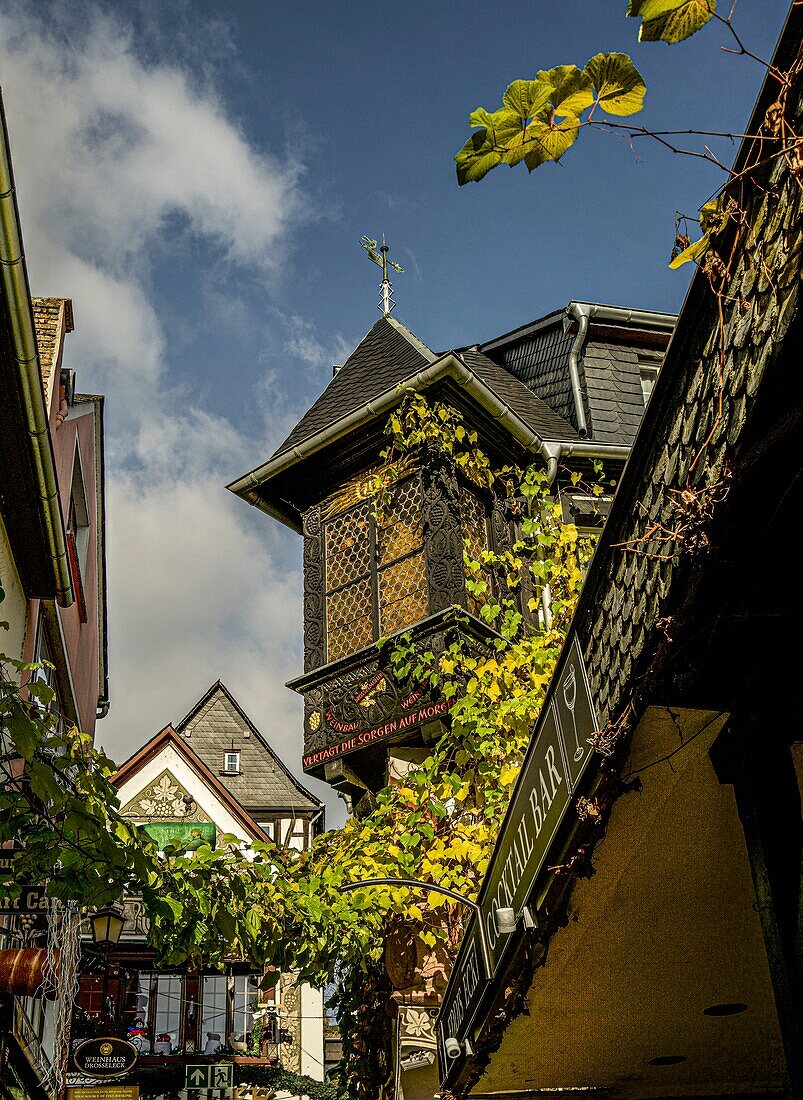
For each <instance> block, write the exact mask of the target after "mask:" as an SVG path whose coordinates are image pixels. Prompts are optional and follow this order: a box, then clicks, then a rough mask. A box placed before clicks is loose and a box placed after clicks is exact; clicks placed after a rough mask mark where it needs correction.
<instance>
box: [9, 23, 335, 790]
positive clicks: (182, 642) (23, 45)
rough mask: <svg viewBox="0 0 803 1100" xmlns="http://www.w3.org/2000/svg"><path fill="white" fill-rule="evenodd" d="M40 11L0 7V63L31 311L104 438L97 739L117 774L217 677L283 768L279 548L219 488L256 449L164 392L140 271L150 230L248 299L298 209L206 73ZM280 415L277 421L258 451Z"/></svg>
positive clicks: (292, 626) (118, 33) (288, 728)
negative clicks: (102, 664) (98, 415)
mask: <svg viewBox="0 0 803 1100" xmlns="http://www.w3.org/2000/svg"><path fill="white" fill-rule="evenodd" d="M70 9H71V10H72V6H70ZM57 10H58V9H56V8H50V7H46V8H45V9H44V13H42V9H41V8H40V7H39V6H35V5H33V4H11V5H6V6H5V7H4V8H3V11H2V12H0V66H2V74H3V91H4V97H5V105H6V111H7V115H8V121H9V129H10V133H11V142H12V152H13V155H14V166H15V171H16V177H17V185H18V192H19V202H20V209H21V217H22V225H23V232H24V236H25V243H26V248H27V255H28V265H29V272H30V275H31V281H32V284H33V288H34V292H35V293H40V294H55V295H65V296H70V297H72V298H73V300H74V308H75V317H76V331H75V332H74V333H73V334H71V336H70V337H69V338H68V342H67V347H66V352H65V354H66V356H68V359H69V365H71V366H75V367H76V368H77V372H78V383H79V388H83V389H91V390H93V391H95V392H102V393H106V395H107V398H108V409H109V413H110V416H109V419H110V420H111V421H112V422H113V423H114V425H115V433H114V435H113V436H111V435H110V436H109V437H108V438H107V457H108V461H109V484H108V498H109V499H108V504H109V523H108V540H109V541H108V556H109V628H110V673H111V695H112V709H111V712H110V714H109V717H108V718H107V719H105V720H104V721H103V722H102V723H101V724H100V726H99V727H98V739H99V740H100V741H101V742H102V743H104V745H105V746H106V747H107V748H108V750H109V751H110V753H111V754H112V755H113V756H116V757H117V758H118V759H120V758H124V757H125V756H127V755H128V754H129V753H130V752H131V751H133V750H134V749H135V748H136V747H137V746H138V745H140V744H141V743H142V742H144V741H145V740H146V739H147V738H148V737H150V736H152V734H153V733H154V732H156V731H157V730H158V729H159V728H161V727H162V726H163V725H165V724H166V723H167V722H169V721H175V720H178V719H179V718H180V717H182V715H183V714H184V713H185V712H186V711H187V710H188V709H189V707H190V706H191V705H192V703H193V702H194V701H195V700H196V699H197V698H198V697H199V696H200V695H201V694H202V693H203V691H205V690H206V688H207V687H208V686H209V685H210V684H211V683H212V682H213V681H214V680H215V679H217V678H218V677H219V678H220V679H222V680H223V681H224V682H225V683H227V685H228V686H229V687H230V689H231V690H232V691H233V692H234V694H235V696H236V697H238V698H239V699H240V701H241V702H242V704H243V706H244V707H245V708H246V710H247V711H248V712H249V713H250V714H251V716H252V718H253V719H254V721H255V722H256V723H257V725H258V726H259V727H260V728H261V729H262V730H263V732H264V733H265V734H266V735H267V736H268V738H269V739H270V740H271V741H272V743H273V744H274V745H275V747H276V748H277V750H278V751H279V752H280V753H281V754H282V755H284V756H285V758H286V759H287V760H288V763H291V764H292V765H293V766H294V767H295V768H296V769H298V762H299V757H300V720H299V717H300V712H299V707H298V704H297V700H296V699H295V698H294V697H293V696H292V694H291V693H290V692H288V691H287V690H286V689H285V688H284V686H283V685H284V680H285V679H286V678H287V677H288V676H290V675H292V674H293V673H296V672H298V671H299V645H300V638H299V634H300V620H301V605H300V591H299V590H300V578H299V575H298V570H297V562H298V557H299V555H298V547H297V546H293V547H292V548H291V547H290V544H289V539H290V536H289V535H283V534H282V533H281V532H279V531H278V530H277V529H276V525H274V524H271V523H270V521H268V520H267V518H266V517H262V516H259V515H258V514H257V513H256V512H252V511H251V510H250V509H249V508H248V507H247V506H246V505H245V504H243V503H242V502H241V501H238V500H236V499H235V498H234V497H232V496H231V495H230V494H228V493H227V492H226V490H225V489H224V487H223V486H224V484H225V482H226V480H228V479H229V478H230V477H231V476H233V475H234V474H237V473H240V472H244V471H245V470H246V469H248V468H250V467H251V466H253V465H256V464H257V463H258V462H259V461H261V460H262V459H263V458H264V457H265V453H266V449H267V447H266V441H265V439H260V440H249V439H247V438H245V437H244V436H243V435H242V434H241V433H240V432H239V431H238V430H237V429H236V428H235V427H233V426H232V425H231V424H230V423H229V422H227V421H226V420H224V419H223V418H222V417H220V416H218V415H216V414H215V413H214V411H211V410H205V409H203V408H199V407H197V403H196V402H195V401H194V400H193V398H192V395H189V394H188V393H187V392H186V388H185V387H179V386H176V385H175V383H174V381H173V380H172V379H171V378H170V375H169V372H168V370H167V363H168V360H169V352H170V346H169V337H168V334H166V332H165V331H164V329H163V327H162V325H161V324H160V320H159V315H158V303H157V301H156V300H155V295H154V291H153V288H152V285H151V281H150V274H151V265H150V259H151V256H152V255H153V253H154V252H159V251H160V250H164V248H165V247H166V239H167V234H166V232H165V229H166V226H167V225H168V224H169V226H170V234H171V239H174V238H175V234H176V233H177V232H178V233H179V235H183V236H184V238H185V239H186V240H188V241H192V242H199V241H200V242H202V243H203V246H204V247H205V249H206V250H207V253H208V255H209V256H210V258H211V263H212V264H213V265H217V267H218V269H219V271H220V272H221V274H223V275H225V274H226V272H228V271H231V270H233V269H234V268H238V269H239V270H240V271H243V270H245V271H249V272H250V273H251V276H252V277H253V278H254V279H256V280H258V281H259V282H260V284H261V285H263V286H267V287H269V286H270V283H271V280H272V279H274V278H275V277H276V273H277V269H278V267H279V266H280V263H281V260H282V257H283V256H284V255H285V254H286V250H287V248H288V247H289V244H290V238H291V231H292V228H293V226H294V225H295V224H296V223H297V222H298V220H299V219H300V217H301V211H302V210H303V209H304V203H303V202H302V199H303V195H302V191H301V176H302V172H301V168H300V166H299V164H297V163H295V162H294V161H293V160H289V159H282V158H281V157H280V156H278V155H277V154H276V153H275V152H270V151H267V150H261V149H258V148H256V147H255V146H254V145H253V144H251V143H249V141H248V139H247V137H246V135H245V134H244V133H243V132H242V129H241V127H240V126H239V125H238V123H237V121H236V120H235V119H234V118H232V117H231V116H230V114H229V113H227V110H226V107H225V105H224V104H223V103H222V102H221V100H220V98H219V97H218V95H217V93H216V91H215V89H214V87H213V86H212V84H211V83H210V82H209V80H208V77H207V74H206V73H205V72H203V71H202V72H201V78H200V83H199V82H198V77H197V75H195V76H194V75H193V74H192V73H191V72H190V66H189V64H188V63H187V62H184V63H182V61H181V60H177V59H176V57H175V54H174V55H173V56H171V57H170V58H167V57H166V56H161V57H155V58H154V57H151V58H148V59H145V58H144V57H143V56H141V54H140V53H138V51H137V45H138V44H137V43H136V42H135V41H133V39H132V35H131V31H130V28H128V29H127V28H126V27H125V26H124V25H121V20H120V17H119V10H118V14H117V16H116V17H115V19H114V21H112V20H111V19H110V18H108V17H107V16H105V15H104V14H103V13H102V12H100V11H99V9H95V8H91V7H90V8H86V9H83V10H82V12H81V18H80V19H78V20H72V21H71V22H70V21H69V20H67V19H66V18H63V21H62V22H61V23H57V24H55V25H54V23H53V18H54V13H55V12H57ZM66 10H67V9H63V10H62V16H64V12H66ZM76 27H78V28H79V29H78V30H76ZM194 72H195V73H196V74H197V72H198V70H197V69H196V70H194ZM177 227H178V228H177ZM177 270H178V271H179V276H180V266H179V265H177ZM223 323H225V320H224V322H223ZM302 329H303V323H302ZM302 351H303V348H302ZM302 358H305V357H304V355H303V354H302ZM307 361H308V360H307ZM270 385H271V382H270V380H267V381H266V382H265V384H264V386H263V392H262V393H261V394H257V395H256V397H257V400H260V399H264V398H265V394H266V392H267V389H266V387H268V388H269V387H270ZM120 410H124V415H121V414H120ZM291 415H292V411H291V410H288V409H286V408H280V409H279V410H278V415H276V416H274V418H273V419H274V423H272V424H270V426H269V430H268V433H266V434H270V435H271V436H273V437H274V438H277V437H278V436H280V435H281V434H282V432H283V430H284V428H285V427H286V426H287V424H288V422H289V419H290V417H291ZM288 562H289V563H290V564H289V565H288V564H287V563H288ZM318 789H319V790H320V789H321V788H318Z"/></svg>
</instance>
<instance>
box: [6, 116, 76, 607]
mask: <svg viewBox="0 0 803 1100" xmlns="http://www.w3.org/2000/svg"><path fill="white" fill-rule="evenodd" d="M0 129H2V133H0V279H2V289H3V293H4V294H5V298H6V304H7V307H8V315H9V321H10V329H11V343H12V352H13V356H14V360H15V366H16V373H17V382H18V386H19V392H20V396H21V398H22V409H23V416H24V419H25V428H26V431H27V434H28V438H29V440H30V449H31V456H32V459H33V469H34V478H35V480H36V489H37V493H38V496H39V506H40V509H41V515H42V521H43V524H44V529H45V538H46V540H47V549H48V555H49V557H50V560H51V562H52V565H53V570H54V573H55V578H56V599H57V600H58V602H59V604H60V605H61V606H62V607H69V605H70V604H72V603H73V602H74V601H75V593H74V592H73V586H72V577H71V574H70V564H69V560H68V557H67V542H66V537H65V533H64V521H63V519H62V514H61V500H60V498H59V489H58V483H57V481H56V464H55V460H54V456H53V443H52V439H51V436H50V425H49V423H48V418H47V412H46V410H45V399H44V392H43V389H42V372H41V367H40V364H39V349H38V346H37V343H36V330H35V328H34V321H33V309H32V307H31V291H30V286H29V283H28V271H27V268H26V265H25V252H24V250H23V247H22V234H21V232H20V224H19V210H18V208H17V197H16V190H15V187H14V173H13V170H12V167H11V151H10V149H9V143H8V130H7V128H6V116H5V111H4V109H3V101H2V95H0Z"/></svg>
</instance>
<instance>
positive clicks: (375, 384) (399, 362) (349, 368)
mask: <svg viewBox="0 0 803 1100" xmlns="http://www.w3.org/2000/svg"><path fill="white" fill-rule="evenodd" d="M434 358H435V356H434V355H433V353H432V352H431V351H430V350H429V348H427V347H426V346H425V345H424V344H422V343H421V342H420V341H419V340H418V339H417V338H416V337H415V336H413V334H412V333H411V332H408V330H406V329H404V327H403V326H402V325H400V324H399V323H398V322H396V321H391V320H389V319H388V318H387V317H380V318H379V320H378V321H377V322H376V324H375V325H374V327H373V328H372V329H371V330H370V332H368V333H367V334H366V335H365V336H364V337H363V338H362V340H360V342H359V344H358V345H357V347H356V348H355V349H354V351H353V352H352V353H351V355H350V356H349V357H348V359H347V360H346V362H345V363H344V364H343V366H342V367H341V368H340V370H339V371H338V372H337V374H336V375H335V376H334V378H333V379H332V381H331V382H330V383H329V385H328V386H327V387H326V389H325V390H324V391H323V393H322V394H321V396H320V397H319V398H318V400H317V401H316V402H315V403H314V405H312V406H311V408H309V409H308V410H307V412H305V413H304V415H303V416H302V417H301V419H300V420H299V422H298V424H296V426H295V428H293V430H292V432H290V434H289V435H288V437H287V439H285V441H284V442H283V443H282V444H280V445H279V447H277V449H276V451H275V452H274V454H273V455H272V456H271V457H272V458H275V457H276V456H277V455H280V454H284V452H285V451H289V450H290V449H291V448H292V447H294V446H296V445H297V444H298V443H301V442H303V441H304V440H305V439H309V437H310V436H312V435H315V434H316V432H319V431H321V429H323V428H327V427H328V426H329V425H330V424H334V423H335V422H336V421H337V420H340V419H341V418H342V417H344V416H347V415H348V414H349V413H350V412H353V411H354V410H355V409H358V408H359V407H360V405H362V404H364V403H365V402H366V401H368V400H370V398H371V397H373V396H374V394H378V393H382V391H383V390H387V389H389V388H390V387H391V386H393V385H395V384H396V383H397V382H401V381H402V380H403V379H405V378H410V377H411V376H412V375H414V374H417V373H418V371H420V370H423V369H424V367H427V366H429V364H430V363H431V362H432V361H433V360H434Z"/></svg>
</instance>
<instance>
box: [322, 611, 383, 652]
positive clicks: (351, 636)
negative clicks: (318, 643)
mask: <svg viewBox="0 0 803 1100" xmlns="http://www.w3.org/2000/svg"><path fill="white" fill-rule="evenodd" d="M373 640H374V628H373V623H372V622H371V616H370V615H364V616H363V617H362V618H361V619H355V620H354V622H353V623H349V624H348V626H345V627H342V628H341V629H340V630H330V631H329V634H328V637H327V643H326V644H327V660H329V661H338V660H339V659H340V658H341V657H348V656H350V655H351V654H352V653H356V652H357V650H359V649H365V647H366V646H369V645H370V644H371V642H373Z"/></svg>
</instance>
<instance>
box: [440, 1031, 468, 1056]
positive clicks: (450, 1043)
mask: <svg viewBox="0 0 803 1100" xmlns="http://www.w3.org/2000/svg"><path fill="white" fill-rule="evenodd" d="M444 1046H445V1047H446V1053H447V1055H448V1056H449V1057H450V1058H459V1057H460V1055H461V1054H465V1056H466V1057H467V1058H469V1057H470V1056H471V1055H472V1054H473V1053H474V1050H473V1049H472V1046H471V1043H470V1042H469V1041H468V1039H464V1040H463V1042H462V1043H461V1042H460V1040H459V1039H456V1038H455V1037H454V1035H450V1036H449V1038H448V1039H447V1040H446V1041H445V1043H444Z"/></svg>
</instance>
